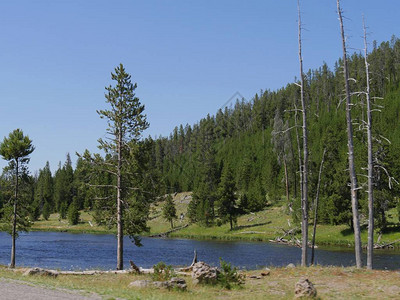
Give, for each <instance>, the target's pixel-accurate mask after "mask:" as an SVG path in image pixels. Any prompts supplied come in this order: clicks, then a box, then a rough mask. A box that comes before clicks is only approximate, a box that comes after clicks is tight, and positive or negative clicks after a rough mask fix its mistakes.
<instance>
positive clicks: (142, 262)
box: [0, 232, 400, 270]
mask: <svg viewBox="0 0 400 300" xmlns="http://www.w3.org/2000/svg"><path fill="white" fill-rule="evenodd" d="M124 243H125V247H124V250H125V252H124V260H125V267H126V268H128V267H129V260H133V261H134V262H135V264H136V265H138V266H141V267H144V268H149V267H152V266H153V265H154V264H156V263H158V262H159V261H164V262H165V263H167V264H170V265H173V266H186V265H189V264H190V263H191V262H192V259H193V251H194V250H195V249H196V251H197V254H198V259H199V260H202V261H205V262H207V263H210V264H212V265H216V266H218V265H219V258H222V259H223V260H225V261H227V262H230V263H232V265H234V266H237V267H240V268H243V269H257V268H261V267H265V266H286V265H287V264H289V263H294V264H299V263H300V255H301V251H300V249H299V248H296V247H290V246H285V245H277V244H271V243H265V242H244V241H196V240H187V239H159V238H143V240H142V243H143V247H136V246H135V245H134V244H133V243H132V242H131V241H130V240H129V238H126V239H125V240H124ZM10 252H11V237H10V235H8V234H6V233H4V232H0V264H2V265H7V264H8V263H9V261H10ZM364 259H365V257H364ZM316 262H317V263H318V264H320V265H335V266H352V265H354V264H355V260H354V252H353V250H352V249H349V248H320V249H316ZM16 264H17V266H30V267H33V266H38V267H42V268H50V269H60V270H86V269H102V270H109V269H115V267H116V237H115V236H114V235H109V234H104V235H98V234H96V235H94V234H72V233H64V232H29V233H21V234H20V236H19V238H18V239H17V246H16ZM374 267H375V268H377V269H392V270H393V269H400V252H399V251H392V250H379V251H375V255H374Z"/></svg>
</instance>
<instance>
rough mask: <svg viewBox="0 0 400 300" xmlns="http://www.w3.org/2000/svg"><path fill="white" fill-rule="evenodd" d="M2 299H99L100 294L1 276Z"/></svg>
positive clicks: (0, 290)
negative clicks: (48, 286) (42, 285)
mask: <svg viewBox="0 0 400 300" xmlns="http://www.w3.org/2000/svg"><path fill="white" fill-rule="evenodd" d="M0 299H1V300H3V299H4V300H53V299H60V300H99V299H102V298H101V297H100V296H99V295H96V294H89V295H84V294H83V293H79V292H78V291H72V290H66V289H51V288H46V287H41V286H32V285H30V284H28V283H24V282H22V281H18V280H8V279H4V278H0Z"/></svg>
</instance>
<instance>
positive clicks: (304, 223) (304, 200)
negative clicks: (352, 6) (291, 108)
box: [297, 0, 308, 266]
mask: <svg viewBox="0 0 400 300" xmlns="http://www.w3.org/2000/svg"><path fill="white" fill-rule="evenodd" d="M297 11H298V38H299V63H300V101H301V111H302V116H303V124H302V129H303V168H302V171H303V189H302V190H303V192H302V197H301V211H302V220H301V236H302V246H301V265H302V266H307V250H308V135H307V107H306V102H305V98H304V73H303V56H302V49H301V13H300V0H297Z"/></svg>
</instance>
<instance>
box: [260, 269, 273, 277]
mask: <svg viewBox="0 0 400 300" xmlns="http://www.w3.org/2000/svg"><path fill="white" fill-rule="evenodd" d="M269 274H271V270H270V269H269V268H265V269H264V272H261V276H268V275H269Z"/></svg>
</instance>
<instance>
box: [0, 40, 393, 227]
mask: <svg viewBox="0 0 400 300" xmlns="http://www.w3.org/2000/svg"><path fill="white" fill-rule="evenodd" d="M368 60H369V68H370V74H371V75H370V77H371V80H370V82H371V84H370V85H371V86H370V90H371V97H372V98H374V97H379V99H377V100H376V101H375V103H376V105H378V106H376V109H379V110H380V112H379V113H375V114H373V116H372V118H373V122H374V132H373V134H374V136H376V137H381V138H379V143H375V146H374V149H373V151H374V160H375V162H376V163H379V164H380V165H382V166H384V167H385V171H384V170H383V169H382V168H380V167H377V168H375V172H374V174H375V175H374V176H375V178H374V184H375V191H374V196H375V204H374V205H375V211H376V214H375V223H376V226H377V228H379V229H380V230H384V229H385V228H386V227H387V225H388V223H387V222H388V221H387V215H386V213H387V211H388V210H389V209H390V208H393V207H396V206H398V207H399V209H400V205H399V204H398V202H399V201H398V200H399V198H398V195H399V186H398V185H397V184H395V182H394V181H393V180H391V178H390V177H388V176H387V173H386V171H387V172H388V173H389V174H390V176H391V177H392V178H394V179H399V178H400V126H399V125H400V124H399V122H400V120H399V114H400V99H399V98H400V86H399V83H400V40H399V39H398V38H396V37H393V38H392V39H391V40H390V41H387V42H383V43H381V44H380V45H377V43H376V42H374V43H373V45H372V51H371V52H370V53H369V55H368ZM342 64H343V61H342V59H339V60H338V61H337V62H336V63H335V64H334V67H333V70H331V69H330V68H329V67H328V65H327V64H326V63H324V64H323V65H322V66H321V67H319V68H318V69H315V70H309V71H308V72H306V73H305V91H304V92H305V98H306V102H307V105H308V106H307V108H308V118H309V120H308V126H309V141H310V143H309V144H310V145H309V168H310V172H309V174H310V178H309V186H310V187H309V190H310V191H309V193H310V194H309V196H310V197H311V199H312V198H313V197H314V194H313V193H314V191H315V190H316V186H317V181H318V170H319V164H320V160H321V157H322V153H323V150H324V149H325V148H326V155H325V163H324V171H323V172H322V174H321V186H320V192H319V197H320V203H319V207H318V222H320V223H324V224H348V225H349V227H351V226H352V224H351V218H352V217H351V200H350V199H351V197H350V191H349V188H348V171H347V170H348V166H347V160H346V155H347V145H346V130H345V126H346V122H345V107H344V105H343V103H342V102H343V90H344V86H343V85H344V84H343V80H342V73H341V67H342ZM348 65H349V73H350V77H351V78H354V80H351V81H350V84H351V89H352V90H353V91H361V90H364V89H365V88H366V87H365V82H366V80H365V76H366V75H365V70H364V57H363V55H362V53H353V54H352V55H350V57H349V58H348ZM352 98H354V99H353V102H354V103H356V105H354V107H353V108H352V113H353V119H354V124H355V126H354V127H355V130H354V147H355V155H356V156H355V163H356V173H357V174H366V170H365V169H366V161H367V147H366V143H367V136H366V133H365V132H364V131H363V130H361V129H360V130H358V127H361V123H362V122H363V121H365V120H366V104H365V99H363V97H361V96H359V95H352ZM221 102H223V101H221ZM295 106H297V107H300V106H301V104H300V92H299V88H298V86H297V85H296V84H294V83H293V84H288V85H287V86H285V87H284V88H281V89H279V90H276V91H270V90H265V91H263V90H261V91H260V92H258V93H256V94H255V96H254V97H253V99H251V100H250V101H245V100H244V99H238V100H237V101H236V102H235V103H234V104H233V105H230V106H226V107H224V108H221V109H219V110H218V111H217V113H216V114H215V115H207V116H206V117H205V118H203V119H201V120H200V121H199V122H198V123H195V124H193V125H188V124H186V125H180V126H177V127H175V129H174V130H173V132H172V133H171V134H170V135H169V136H168V137H156V138H151V137H148V138H145V139H142V140H140V141H138V142H137V143H136V144H135V147H134V148H135V149H132V150H130V151H131V155H134V156H135V162H136V163H135V164H136V165H135V166H132V168H134V169H135V170H136V171H139V170H140V172H141V176H140V177H136V178H140V179H135V180H136V181H140V182H136V184H135V185H136V186H137V187H139V186H140V192H139V191H138V192H135V193H137V194H140V197H142V198H143V199H146V203H150V202H151V201H156V200H157V199H159V198H158V197H159V196H160V195H164V194H171V193H175V192H183V191H192V192H193V200H192V201H191V203H190V206H189V210H188V216H189V217H190V219H191V220H192V221H193V222H199V223H201V224H204V225H206V226H207V225H213V224H216V222H217V221H218V222H220V221H227V222H231V221H232V222H234V219H235V216H237V215H239V214H242V213H246V212H254V211H258V210H261V209H264V208H266V207H267V206H268V205H271V204H276V203H281V204H284V205H286V206H287V208H288V213H289V214H291V215H292V217H293V218H294V220H297V221H299V220H300V217H301V211H300V190H299V182H298V181H299V176H298V151H297V149H298V147H300V148H301V149H302V145H301V141H300V145H298V144H297V143H298V141H297V139H296V134H295V133H294V131H293V130H290V128H292V127H293V126H294V124H295V114H294V113H293V111H292V110H293V108H294V107H295ZM275 132H283V134H274V133H275ZM89 157H92V158H93V157H96V159H97V160H101V159H102V160H104V161H107V160H108V159H110V157H108V156H107V155H106V156H105V157H100V155H98V154H94V153H89V151H87V150H86V151H85V153H82V154H81V155H80V156H79V157H78V158H77V161H76V165H75V167H74V166H73V165H72V162H71V158H70V155H69V154H68V155H67V156H66V159H65V162H64V163H60V164H59V165H58V168H57V170H56V171H55V172H54V173H52V172H51V170H50V165H49V163H46V165H45V166H44V167H43V168H42V169H40V170H39V171H38V172H35V173H34V174H27V175H26V176H25V179H24V180H23V181H22V182H21V193H23V195H24V197H25V201H26V202H27V203H29V205H28V206H27V210H28V211H29V218H30V219H31V220H33V221H34V220H37V219H38V218H39V217H40V216H42V217H43V218H44V219H47V218H48V217H49V215H50V214H51V213H55V212H57V213H59V215H60V218H61V219H64V218H67V216H68V211H69V210H82V209H85V210H88V211H92V212H93V215H94V218H95V220H96V222H98V223H99V224H105V225H110V224H112V223H113V222H114V221H115V220H112V218H111V217H110V218H105V217H104V214H107V211H108V210H107V209H105V208H108V209H114V208H111V207H109V205H110V204H109V203H110V201H107V199H110V198H112V197H114V196H115V191H114V190H112V189H99V188H96V186H99V185H112V184H114V183H115V178H113V176H111V175H110V173H108V172H106V170H105V169H101V168H97V169H95V168H96V167H95V166H94V165H93V163H92V162H91V161H90V159H89ZM139 165H140V166H139ZM10 172H11V171H10V170H9V169H5V170H4V171H3V174H2V176H1V178H0V180H1V186H2V189H1V190H0V207H1V208H4V207H5V204H6V203H7V199H8V198H9V194H10V191H9V189H7V188H6V187H7V186H9V185H10V180H11V179H10V178H11V177H10V176H11V175H10V174H11V173H10ZM223 174H225V176H224V175H223ZM224 178H225V179H224ZM130 180H134V179H130ZM363 180H364V177H363V176H359V181H360V185H361V186H362V187H363V186H364V185H365V182H364V181H363ZM226 181H229V182H230V183H227V182H226ZM365 181H366V180H365ZM230 184H233V186H229V185H230ZM223 186H226V191H225V192H226V193H227V194H229V193H230V194H231V196H228V195H227V194H224V191H222V190H221V189H222V187H223ZM232 190H234V192H233V193H232ZM22 191H23V192H22ZM223 194H224V195H223ZM358 194H359V198H360V209H361V212H362V216H364V218H365V217H366V216H367V209H368V207H367V193H366V192H365V190H364V189H360V190H359V191H358ZM222 195H223V196H222ZM137 197H139V196H137ZM221 199H224V200H221ZM227 199H231V201H232V202H231V203H230V204H227V206H221V205H222V204H221V203H222V202H224V203H228V202H229V201H228V200H227ZM232 203H233V204H232ZM311 206H312V205H311ZM310 209H312V207H310ZM2 211H3V210H2ZM223 211H229V213H228V212H223ZM107 220H108V221H107ZM361 222H365V219H362V220H361Z"/></svg>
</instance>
